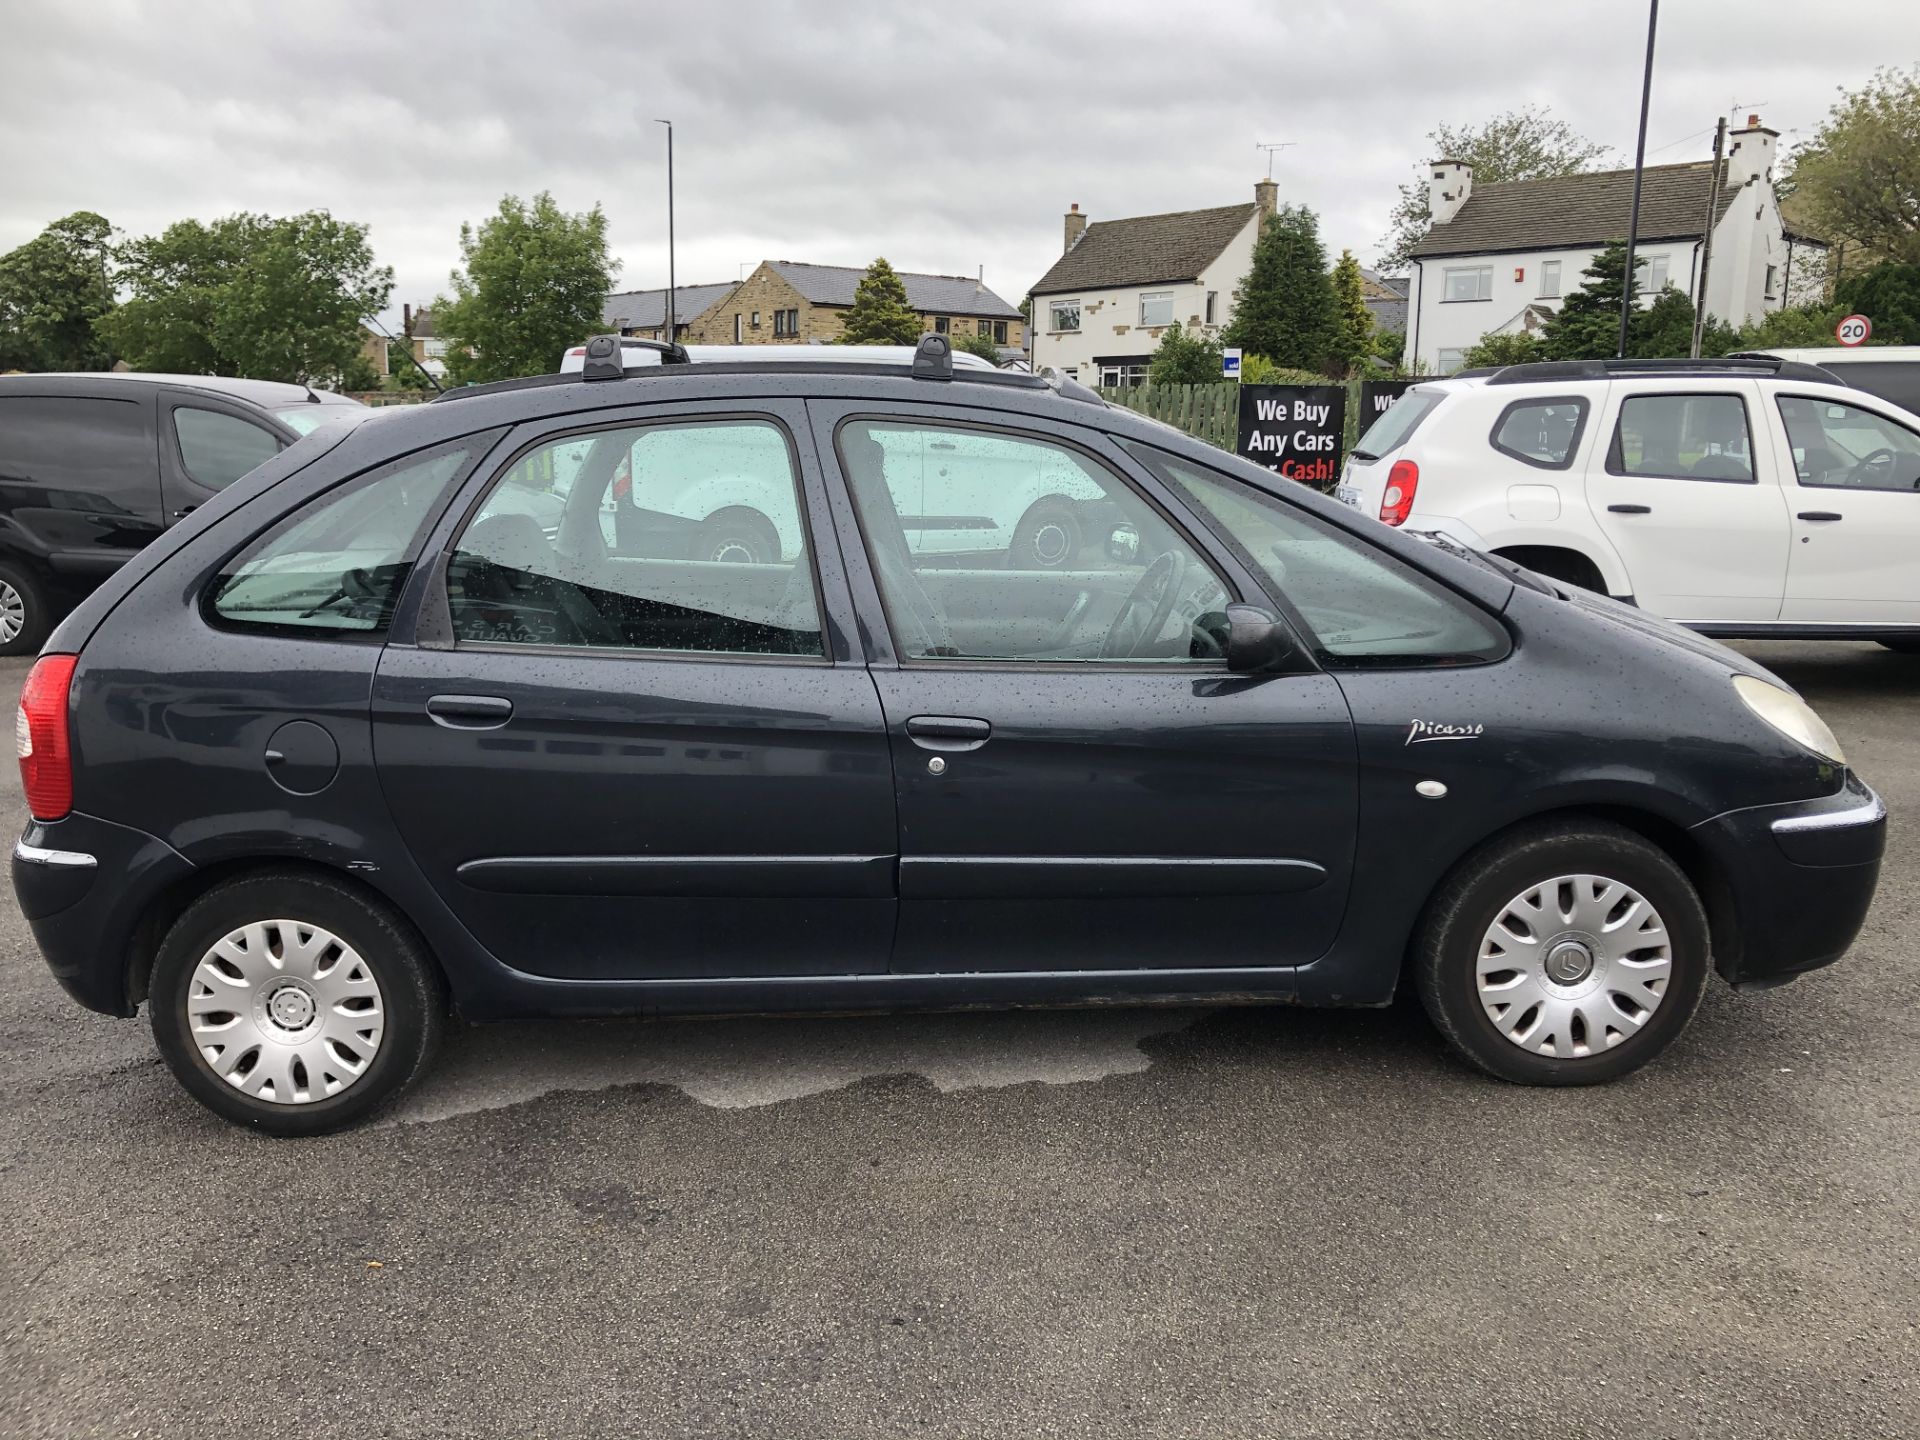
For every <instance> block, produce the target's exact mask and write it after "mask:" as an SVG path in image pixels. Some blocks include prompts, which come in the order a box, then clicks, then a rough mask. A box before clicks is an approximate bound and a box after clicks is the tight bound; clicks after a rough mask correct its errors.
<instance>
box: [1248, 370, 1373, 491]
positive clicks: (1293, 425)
mask: <svg viewBox="0 0 1920 1440" xmlns="http://www.w3.org/2000/svg"><path fill="white" fill-rule="evenodd" d="M1346 426H1347V390H1346V387H1345V386H1344V385H1244V384H1243V385H1242V386H1241V387H1240V444H1239V447H1238V449H1239V453H1240V454H1242V455H1244V456H1245V457H1246V458H1247V459H1249V460H1251V461H1253V463H1254V464H1256V465H1264V466H1266V467H1267V469H1269V470H1277V471H1278V472H1279V473H1280V474H1282V475H1284V476H1286V477H1287V479H1289V480H1298V481H1300V483H1301V484H1303V485H1311V486H1313V487H1314V488H1315V489H1318V490H1324V489H1326V488H1327V487H1328V486H1330V485H1332V484H1333V482H1334V481H1335V480H1336V479H1338V478H1339V475H1340V443H1341V440H1342V438H1343V437H1344V436H1345V434H1346Z"/></svg>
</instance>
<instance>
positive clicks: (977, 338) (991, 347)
mask: <svg viewBox="0 0 1920 1440" xmlns="http://www.w3.org/2000/svg"><path fill="white" fill-rule="evenodd" d="M948 338H949V339H950V340H952V341H953V348H954V349H956V350H965V351H967V352H969V353H970V354H974V355H978V356H979V357H980V358H981V359H982V360H991V361H992V362H993V363H994V364H995V365H998V364H999V363H1000V347H999V346H998V345H996V344H994V343H993V337H992V336H991V335H982V334H981V333H980V332H979V331H978V330H968V331H967V332H966V333H964V334H961V335H952V336H949V337H948ZM914 343H916V344H918V343H919V342H918V341H915V342H914Z"/></svg>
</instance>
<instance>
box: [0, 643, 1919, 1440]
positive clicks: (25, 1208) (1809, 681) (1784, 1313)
mask: <svg viewBox="0 0 1920 1440" xmlns="http://www.w3.org/2000/svg"><path fill="white" fill-rule="evenodd" d="M1750 648H1751V650H1752V653H1754V654H1756V655H1757V656H1759V657H1760V658H1761V659H1762V660H1763V661H1764V662H1765V663H1767V664H1769V665H1772V666H1773V667H1774V668H1775V669H1777V670H1778V671H1779V673H1780V674H1782V675H1783V676H1784V677H1786V678H1787V679H1788V680H1790V681H1791V682H1792V683H1794V684H1795V685H1797V686H1799V687H1800V688H1801V689H1802V690H1803V691H1804V692H1805V693H1806V694H1807V696H1808V697H1809V698H1810V699H1811V700H1812V701H1813V703H1814V704H1815V705H1816V706H1817V707H1818V708H1819V709H1820V710H1821V712H1822V714H1823V715H1824V716H1825V717H1826V718H1827V720H1828V721H1829V723H1831V724H1832V726H1833V728H1834V729H1835V730H1836V731H1837V732H1838V734H1839V735H1840V738H1841V740H1842V742H1843V743H1844V744H1845V745H1846V747H1847V750H1848V752H1849V754H1850V756H1851V757H1852V759H1853V760H1854V762H1855V764H1856V765H1857V766H1858V768H1859V769H1860V771H1861V772H1862V773H1863V774H1864V775H1865V776H1866V777H1867V778H1868V779H1869V780H1870V781H1871V782H1872V783H1873V784H1874V785H1876V786H1877V787H1879V788H1880V789H1881V791H1882V793H1883V794H1884V795H1885V796H1886V798H1887V801H1888V804H1889V806H1890V807H1891V809H1892V812H1893V819H1892V835H1891V852H1890V855H1889V858H1888V864H1887V867H1886V872H1885V875H1884V878H1883V880H1882V884H1881V889H1880V895H1879V899H1878V901H1877V903H1876V904H1875V906H1874V909H1873V912H1872V914H1871V915H1870V916H1869V918H1868V921H1867V925H1866V930H1865V933H1864V934H1863V935H1862V936H1861V939H1860V941H1859V942H1858V944H1857V945H1856V946H1855V948H1854V951H1853V953H1852V954H1851V955H1850V956H1849V957H1848V958H1847V959H1846V960H1844V961H1842V962H1841V963H1840V964H1839V965H1837V966H1835V967H1833V968H1832V969H1829V970H1826V971H1823V972H1820V973H1817V974H1814V975H1811V976H1808V977H1806V978H1804V979H1802V980H1801V981H1799V982H1798V983H1796V984H1794V985H1791V986H1788V987H1785V988H1783V989H1780V990H1775V991H1770V992H1767V993H1764V994H1757V995H1736V994H1734V993H1732V992H1731V991H1729V990H1728V989H1727V988H1726V987H1725V986H1723V985H1720V984H1718V983H1717V982H1716V983H1715V984H1714V985H1713V986H1712V987H1711V988H1710V989H1709V991H1708V994H1707V998H1706V1001H1705V1003H1704V1005H1703V1006H1702V1008H1701V1010H1700V1014H1699V1017H1698V1019H1697V1020H1696V1021H1695V1023H1694V1025H1693V1028H1692V1030H1691V1031H1690V1032H1689V1034H1688V1035H1687V1036H1686V1037H1685V1038H1683V1040H1682V1041H1681V1042H1680V1044H1679V1045H1678V1047H1677V1048H1676V1049H1675V1050H1674V1051H1673V1052H1672V1053H1671V1054H1670V1055H1669V1056H1668V1057H1666V1059H1665V1060H1664V1061H1662V1062H1661V1063H1659V1064H1657V1065H1655V1066H1654V1067H1652V1068H1651V1069H1649V1070H1645V1071H1642V1072H1640V1073H1639V1074H1638V1075H1635V1076H1633V1077H1631V1078H1629V1079H1627V1080H1624V1081H1621V1082H1619V1083H1616V1084H1614V1085H1612V1086H1608V1087H1605V1088H1602V1089H1596V1090H1583V1091H1570V1092H1549V1091H1529V1090H1522V1089H1516V1088H1513V1087H1510V1086H1505V1085H1501V1084H1499V1083H1497V1082H1494V1081H1490V1080H1487V1079H1485V1078H1483V1077H1481V1076H1479V1075H1477V1074H1474V1073H1471V1072H1469V1071H1467V1070H1466V1069H1464V1068H1463V1067H1462V1066H1460V1065H1459V1064H1457V1063H1455V1062H1454V1061H1453V1060H1452V1059H1451V1058H1449V1056H1448V1055H1447V1054H1446V1053H1445V1051H1444V1050H1443V1049H1442V1046H1441V1044H1440V1042H1439V1041H1438V1039H1437V1038H1436V1037H1435V1036H1434V1034H1433V1033H1432V1031H1431V1030H1430V1029H1429V1028H1428V1027H1427V1025H1426V1023H1425V1021H1424V1019H1423V1018H1422V1017H1421V1015H1420V1013H1419V1011H1418V1010H1417V1008H1415V1007H1412V1006H1397V1007H1395V1008H1393V1009H1390V1010H1385V1011H1355V1012H1314V1011H1289V1010H1238V1009H1230V1010H1217V1011H1154V1010H1143V1011H1102V1012H1092V1013H1078V1012H1074V1013H1047V1014H1012V1015H966V1016H952V1015H946V1016H891V1017H880V1018H863V1019H821V1018H812V1019H791V1020H788V1019H779V1020H725V1021H716V1020H697V1021H682V1022H667V1023H659V1024H651V1025H649V1024H641V1023H633V1024H628V1023H598V1024H568V1025H553V1024H517V1025H502V1026H494V1027H487V1028H474V1029H468V1030H464V1031H461V1032H459V1033H457V1034H455V1035H454V1037H453V1039H452V1042H451V1044H450V1045H449V1046H448V1048H447V1051H446V1052H445V1053H444V1055H443V1058H442V1063H441V1065H440V1067H439V1069H438V1071H437V1072H436V1074H435V1075H433V1076H432V1077H431V1078H430V1080H429V1081H428V1083H426V1084H425V1085H423V1086H422V1087H421V1089H420V1090H419V1091H418V1093H417V1094H415V1095H414V1096H413V1097H412V1098H411V1099H410V1100H409V1101H408V1102H407V1103H406V1105H405V1106H404V1107H403V1108H402V1109H401V1110H400V1111H399V1112H397V1113H396V1114H394V1115H392V1116H391V1117H389V1118H388V1120H387V1121H386V1122H384V1123H381V1124H378V1125H375V1126H373V1127H370V1128H366V1129H362V1130H360V1131H357V1132H354V1133H351V1134H346V1135H339V1136H333V1137H329V1138H326V1139H321V1140H316V1141H298V1142H294V1141H271V1140H266V1139H262V1138H259V1137H256V1136H254V1135H251V1134H247V1133H244V1132H242V1131H239V1130H236V1129H234V1128H231V1127H229V1126H227V1125H225V1124H223V1123H221V1122H220V1121H218V1120H216V1119H214V1118H213V1117H212V1116H211V1115H209V1114H208V1113H206V1112H204V1111H202V1110H201V1109H200V1108H199V1107H198V1106H197V1105H195V1104H194V1103H192V1102H191V1101H190V1100H188V1099H187V1098H186V1096H185V1095H184V1093H183V1092H181V1091H180V1090H179V1089H178V1088H177V1087H176V1085H175V1084H174V1083H173V1081H172V1079H171V1077H170V1076H169V1075H168V1073H167V1072H166V1070H165V1069H164V1067H163V1066H162V1065H161V1063H160V1061H159V1060H158V1059H157V1058H156V1056H155V1053H154V1050H153V1046H152V1042H151V1039H150V1037H149V1035H148V1032H147V1029H146V1025H145V1022H144V1020H141V1021H116V1020H109V1019H106V1018H103V1017H100V1016H95V1015H91V1014H88V1013H86V1012H84V1011H81V1010H79V1009H78V1008H76V1007H75V1006H73V1005H72V1004H71V1003H69V1002H68V1001H67V1000H66V998H65V997H64V996H63V995H62V994H61V993H60V991H59V990H58V989H57V987H56V986H55V985H54V983H53V981H52V979H51V978H50V977H49V976H48V974H47V973H46V971H45V969H44V967H43V966H42V965H41V962H40V960H39V958H38V956H37V955H36V954H35V953H34V951H33V947H32V942H31V938H30V936H29V935H28V933H27V930H26V926H25V925H24V923H23V922H22V921H21V919H20V917H19V915H18V914H17V912H16V911H15V910H14V908H13V906H12V903H11V897H10V896H8V897H6V899H5V901H4V902H3V904H4V909H0V1036H4V1037H5V1039H4V1042H0V1216H4V1217H5V1219H4V1221H0V1435H6V1436H49V1437H53V1436H58V1437H70V1436H82V1435H111V1436H115V1437H127V1436H180V1435H196V1436H198V1435H208V1436H219V1435H227V1434H254V1433H260V1432H262V1431H269V1432H271V1433H278V1434H292V1435H313V1436H322V1435H325V1436H334V1435H338V1436H348V1437H356V1440H357V1437H372V1436H455V1435H458V1436H614V1435H621V1436H625V1435H645V1436H649V1437H679V1436H702V1437H705V1436H753V1437H762V1436H807V1437H812V1436H819V1437H836V1440H837V1437H847V1436H868V1435H885V1436H895V1435H905V1434H916V1435H935V1436H966V1437H999V1436H1006V1437H1016V1436H1017V1437H1023V1440H1025V1437H1050V1436H1098V1437H1102V1440H1108V1437H1120V1436H1127V1437H1131V1436H1154V1437H1160V1436H1196V1437H1210V1440H1218V1437H1229V1436H1234V1437H1237V1436H1258V1437H1276V1436H1295V1435H1298V1436H1316V1437H1318V1436H1327V1437H1337V1436H1472V1437H1506V1436H1515V1437H1519V1436H1525V1437H1538V1436H1581V1437H1585V1436H1631V1437H1634V1440H1646V1437H1662V1436H1694V1435H1728V1436H1736V1435H1737V1436H1741V1437H1751V1436H1782V1437H1786V1436H1791V1437H1796V1440H1797V1437H1803V1436H1808V1435H1819V1436H1822V1437H1836V1436H1910V1435H1920V1363H1916V1362H1920V1333H1917V1332H1916V1324H1917V1323H1920V1238H1917V1237H1920V1228H1917V1227H1916V1218H1917V1214H1916V1212H1920V1049H1917V1048H1916V1045H1915V1037H1916V1034H1920V975H1917V974H1916V967H1915V964H1914V956H1915V954H1916V953H1917V952H1920V918H1917V917H1916V899H1920V830H1916V828H1915V826H1914V824H1913V822H1911V821H1910V820H1909V819H1908V818H1907V817H1909V816H1912V815H1915V814H1920V731H1917V729H1916V726H1915V723H1914V720H1915V714H1916V710H1915V697H1916V696H1917V695H1920V659H1916V658H1910V657H1903V656H1896V655H1892V654H1889V653H1888V652H1886V651H1883V650H1880V649H1878V648H1876V647H1873V646H1863V645H1787V644H1772V645H1760V646H1753V647H1750ZM0 674H3V675H4V677H5V678H4V680H0V690H5V687H6V686H7V685H11V686H13V687H16V688H17V686H18V684H19V682H20V679H21V677H22V675H23V674H24V666H23V665H22V664H19V663H17V662H4V664H0ZM7 693H8V694H10V693H11V692H7ZM21 818H22V810H21V804H20V800H19V795H18V780H17V777H15V776H14V775H13V773H12V772H11V770H9V774H8V778H6V779H5V780H4V781H0V829H8V830H14V829H17V827H18V825H19V823H20V821H21Z"/></svg>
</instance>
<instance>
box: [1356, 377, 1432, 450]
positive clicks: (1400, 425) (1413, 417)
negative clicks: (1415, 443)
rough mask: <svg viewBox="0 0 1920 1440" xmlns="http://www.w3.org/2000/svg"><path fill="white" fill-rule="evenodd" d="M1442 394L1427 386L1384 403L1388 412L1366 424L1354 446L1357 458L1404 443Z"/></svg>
mask: <svg viewBox="0 0 1920 1440" xmlns="http://www.w3.org/2000/svg"><path fill="white" fill-rule="evenodd" d="M1441 398H1442V397H1441V396H1439V395H1437V394H1435V393H1434V392H1432V391H1430V390H1409V391H1407V393H1406V394H1404V395H1402V396H1401V397H1400V398H1399V399H1398V400H1396V401H1394V402H1393V404H1391V405H1389V406H1388V407H1387V413H1386V414H1384V415H1382V416H1381V417H1380V418H1379V419H1378V420H1376V421H1374V422H1373V424H1371V425H1369V426H1368V427H1367V433H1366V434H1364V435H1362V436H1361V437H1360V443H1359V444H1358V445H1356V446H1354V447H1353V458H1354V459H1356V460H1378V459H1379V458H1380V457H1381V456H1382V455H1385V454H1386V453H1388V452H1389V451H1391V450H1398V449H1399V448H1400V447H1401V446H1402V445H1404V444H1406V443H1407V437H1408V436H1410V435H1412V434H1413V432H1414V431H1415V430H1417V429H1419V428H1420V422H1421V421H1422V420H1424V419H1426V418H1427V416H1428V415H1429V414H1431V413H1432V412H1433V410H1434V408H1435V407H1436V406H1437V405H1439V403H1440V400H1441Z"/></svg>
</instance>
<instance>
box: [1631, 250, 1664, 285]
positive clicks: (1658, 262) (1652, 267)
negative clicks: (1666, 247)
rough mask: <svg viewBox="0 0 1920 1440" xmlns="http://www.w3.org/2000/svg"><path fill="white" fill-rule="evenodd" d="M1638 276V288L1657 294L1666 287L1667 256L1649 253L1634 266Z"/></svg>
mask: <svg viewBox="0 0 1920 1440" xmlns="http://www.w3.org/2000/svg"><path fill="white" fill-rule="evenodd" d="M1634 272H1635V273H1636V274H1637V275H1638V276H1639V277H1640V289H1641V290H1642V291H1643V292H1646V293H1650V294H1654V295H1658V294H1659V293H1660V292H1661V291H1662V290H1664V289H1666V288H1667V257H1666V256H1665V255H1649V256H1647V258H1646V259H1644V260H1642V261H1641V262H1640V263H1639V264H1638V265H1636V266H1635V267H1634Z"/></svg>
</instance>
